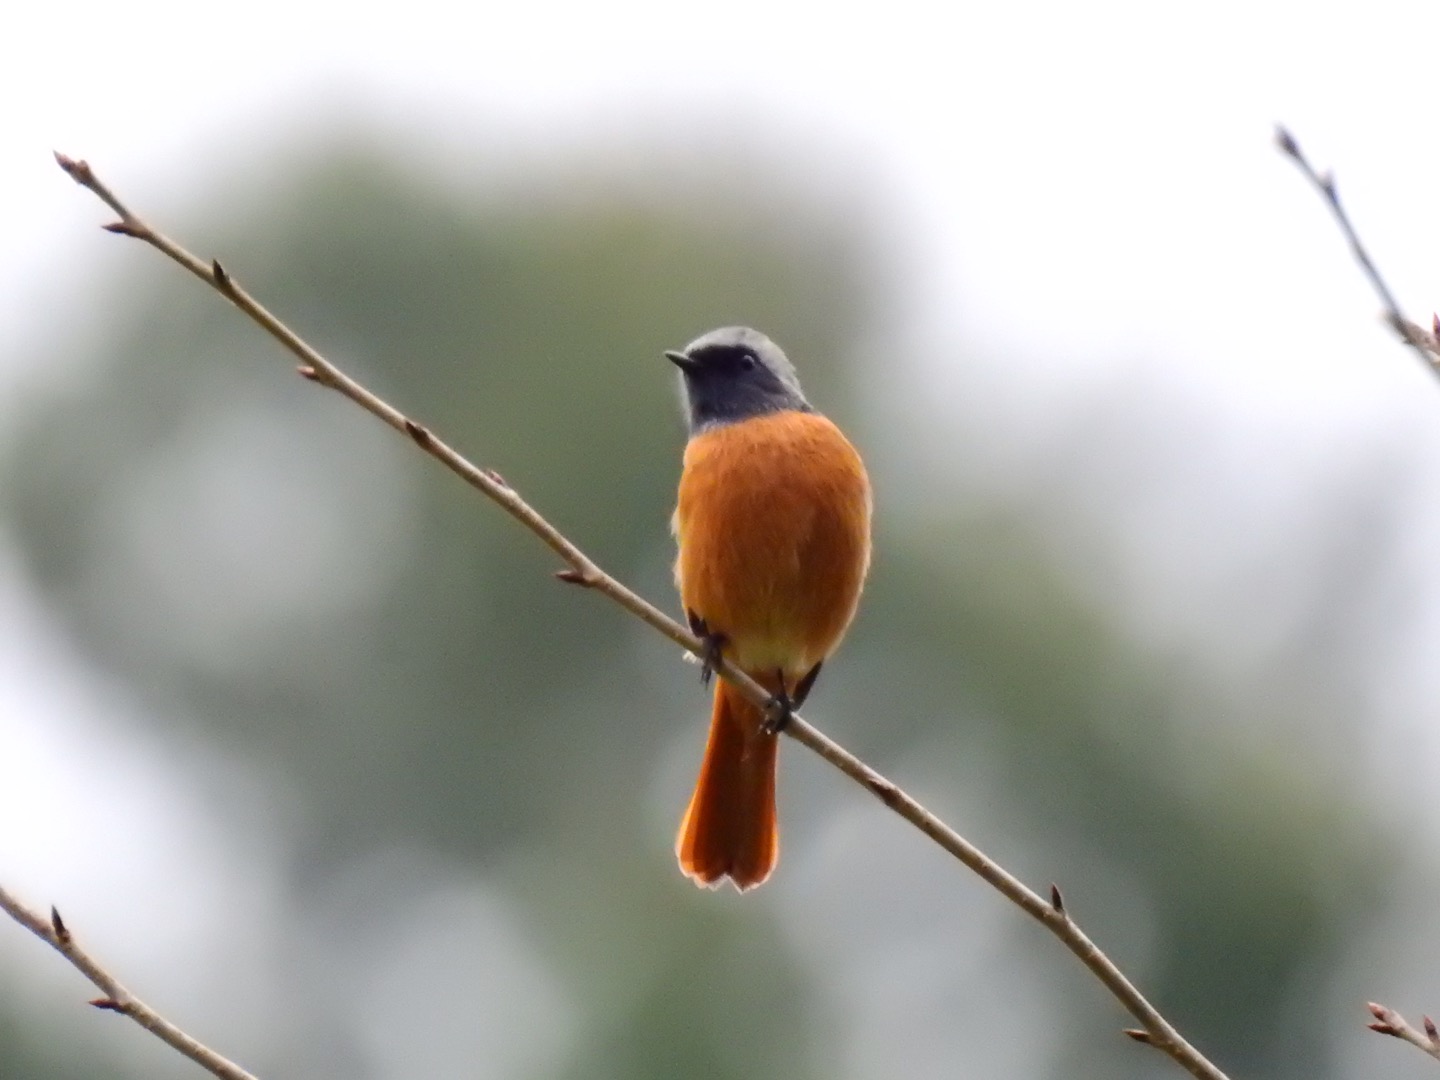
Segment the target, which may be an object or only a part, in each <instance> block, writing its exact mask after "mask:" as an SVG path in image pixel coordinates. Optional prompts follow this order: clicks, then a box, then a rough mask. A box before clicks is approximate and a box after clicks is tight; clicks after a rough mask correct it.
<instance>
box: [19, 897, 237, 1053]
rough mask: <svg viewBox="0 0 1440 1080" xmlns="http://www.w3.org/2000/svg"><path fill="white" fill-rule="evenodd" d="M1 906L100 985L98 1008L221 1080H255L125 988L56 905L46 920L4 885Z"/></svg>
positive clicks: (96, 1004)
mask: <svg viewBox="0 0 1440 1080" xmlns="http://www.w3.org/2000/svg"><path fill="white" fill-rule="evenodd" d="M0 910H3V911H4V912H5V913H6V914H7V915H9V916H10V917H11V918H12V919H14V920H15V921H16V922H18V923H19V924H20V925H21V926H23V927H25V928H26V929H27V930H29V931H30V932H31V933H32V934H34V935H35V936H36V937H38V938H39V939H40V940H41V941H43V942H45V943H46V944H48V945H49V946H50V947H51V948H52V949H54V950H55V951H56V952H58V953H59V954H60V955H61V956H63V957H65V959H66V960H69V961H70V963H72V964H74V965H75V967H76V968H77V969H78V970H79V972H80V974H82V975H84V976H85V977H86V978H87V979H89V980H90V981H91V982H92V983H94V984H95V985H96V986H97V987H98V988H99V990H100V994H101V996H100V997H97V998H94V999H93V1000H91V1002H90V1004H91V1005H94V1006H95V1007H96V1008H97V1009H104V1010H106V1011H108V1012H114V1013H119V1014H120V1015H121V1016H128V1017H129V1018H130V1019H131V1020H134V1021H135V1023H137V1024H139V1025H140V1026H141V1027H143V1028H144V1029H145V1030H146V1031H148V1032H150V1034H152V1035H154V1036H155V1037H156V1038H157V1039H160V1040H161V1041H162V1042H164V1043H166V1044H167V1045H169V1046H172V1047H174V1048H175V1049H176V1050H179V1051H180V1053H182V1054H184V1055H185V1056H186V1057H188V1058H189V1059H190V1060H191V1061H193V1062H195V1063H196V1064H198V1065H200V1066H201V1067H202V1068H204V1069H206V1070H207V1071H209V1072H211V1073H213V1074H214V1075H215V1076H218V1077H219V1078H220V1080H255V1077H254V1076H252V1075H251V1074H250V1073H248V1072H246V1071H245V1070H244V1069H242V1068H241V1067H240V1066H239V1065H236V1064H235V1063H234V1062H233V1061H230V1060H228V1059H226V1058H223V1057H221V1056H220V1055H219V1054H217V1053H216V1052H215V1051H214V1050H211V1049H210V1048H209V1047H208V1046H206V1045H205V1044H204V1043H202V1042H200V1041H198V1040H197V1039H195V1038H194V1037H193V1036H190V1035H187V1034H186V1033H185V1032H183V1031H181V1030H180V1029H179V1028H178V1027H176V1026H175V1025H174V1024H172V1023H170V1021H169V1020H166V1019H165V1018H164V1017H163V1016H161V1015H160V1014H159V1013H157V1012H156V1011H155V1010H154V1009H152V1008H150V1006H149V1005H146V1004H145V1003H144V1002H143V1001H141V1000H140V999H139V998H137V997H136V996H135V995H134V994H132V993H130V991H129V990H126V989H125V987H124V986H122V985H121V984H120V982H119V980H117V979H116V978H115V976H114V975H111V974H110V972H108V971H106V970H105V969H104V968H103V967H101V966H100V964H99V962H98V961H97V960H95V959H94V958H93V957H91V955H90V954H89V953H87V952H86V951H85V950H84V949H82V948H81V947H80V946H79V945H77V944H75V938H74V937H73V936H71V933H70V929H69V927H67V926H66V925H65V922H64V920H63V919H61V918H60V912H58V911H56V910H55V909H54V908H53V907H52V908H51V909H50V918H49V919H48V920H47V919H45V918H43V917H41V916H40V915H37V914H36V913H35V912H33V911H31V910H30V909H29V908H27V907H26V906H25V905H24V904H22V903H20V901H19V900H16V899H15V897H13V896H11V895H10V893H8V892H7V891H6V890H5V889H4V888H0Z"/></svg>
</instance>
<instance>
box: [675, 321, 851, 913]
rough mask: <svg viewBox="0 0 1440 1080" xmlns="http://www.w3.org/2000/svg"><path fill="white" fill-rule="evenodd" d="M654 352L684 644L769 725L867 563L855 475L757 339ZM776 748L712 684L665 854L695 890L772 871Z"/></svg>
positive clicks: (814, 669) (754, 880) (841, 620)
mask: <svg viewBox="0 0 1440 1080" xmlns="http://www.w3.org/2000/svg"><path fill="white" fill-rule="evenodd" d="M665 355H666V357H668V358H669V359H670V360H671V361H672V362H673V363H674V364H675V365H676V366H677V367H679V368H680V371H681V375H682V381H683V383H684V388H685V398H686V403H687V405H688V412H689V424H690V441H689V443H688V444H687V445H686V447H685V464H684V470H683V471H682V472H681V474H680V494H679V500H678V504H677V505H676V508H675V518H674V522H673V526H672V527H673V529H674V532H675V538H676V540H677V542H678V543H679V548H680V551H679V557H678V558H677V560H676V562H675V582H676V584H677V585H678V586H679V589H680V599H681V602H682V603H683V604H684V606H685V613H686V616H687V617H688V619H689V621H690V625H691V628H692V629H693V630H694V631H695V632H696V634H697V635H698V636H700V637H702V638H703V639H704V640H705V641H706V642H707V644H708V645H709V646H710V647H711V648H712V649H714V650H717V651H718V652H719V654H720V655H723V656H724V658H725V659H726V660H727V661H729V662H730V663H733V664H734V665H735V666H736V667H738V668H740V670H742V671H744V672H745V673H747V674H748V675H750V676H751V677H753V678H754V679H755V680H756V681H758V682H759V683H760V684H761V685H762V686H764V687H765V688H766V689H767V690H768V691H769V692H770V693H771V694H772V695H773V697H774V701H775V703H776V704H777V705H778V715H779V716H780V717H781V718H782V720H783V718H784V717H785V716H786V715H788V711H789V709H790V708H792V707H798V706H799V705H800V704H801V703H803V702H804V700H805V696H806V695H807V694H808V693H809V692H810V689H811V687H813V686H814V684H815V677H816V676H817V675H819V674H820V665H821V664H822V663H823V662H824V660H825V658H826V657H827V656H829V655H830V654H831V653H832V652H834V650H835V647H836V646H837V645H839V644H840V639H841V638H842V637H843V636H844V635H845V630H846V628H847V627H848V626H849V625H850V620H851V619H852V618H853V617H854V615H855V605H856V604H857V603H858V602H859V599H860V590H861V587H862V586H863V585H864V582H865V572H866V570H867V569H868V568H869V565H870V482H869V480H868V479H867V477H866V475H865V466H864V465H863V464H862V463H861V461H860V455H859V454H857V453H856V452H855V448H854V447H853V446H851V445H850V443H849V441H848V440H846V438H845V436H844V435H842V434H841V433H840V429H839V428H837V427H836V426H835V425H834V424H832V423H831V422H830V421H829V420H827V419H825V417H823V416H821V415H820V414H819V413H817V412H816V411H815V410H814V409H813V408H812V407H811V406H810V403H809V402H808V401H806V400H805V395H804V394H803V393H801V390H800V382H799V379H798V378H797V377H796V375H795V368H794V366H793V365H792V364H791V363H790V361H789V360H788V359H786V357H785V354H784V353H783V352H781V351H780V348H779V346H777V345H776V344H775V343H774V342H773V341H771V340H770V339H769V338H767V337H766V336H765V335H764V334H762V333H760V332H759V331H756V330H751V329H750V328H748V327H735V326H732V327H725V328H723V329H720V330H712V331H711V332H710V333H708V334H705V335H704V336H703V337H699V338H696V339H695V340H694V341H692V342H691V343H690V344H689V345H687V346H686V347H685V348H684V349H683V350H680V351H678V352H667V353H666V354H665ZM707 672H708V666H707ZM774 715H776V713H774V712H772V716H774ZM776 750H777V739H776V735H775V731H774V725H773V724H767V722H766V713H765V711H764V710H762V709H760V708H759V707H757V706H755V705H753V704H751V703H750V702H749V701H748V700H747V699H746V698H744V697H742V696H741V695H740V693H739V692H738V691H736V690H735V689H734V688H733V687H731V686H730V685H729V684H728V683H726V682H725V680H724V679H719V680H717V681H716V686H715V706H714V712H713V714H712V716H711V720H710V737H709V741H708V743H707V744H706V747H705V760H704V762H703V763H702V764H701V766H700V779H699V781H698V782H697V784H696V786H695V794H694V795H693V796H692V797H691V799H690V807H689V809H687V810H686V811H685V818H684V820H683V821H682V822H681V824H680V835H679V837H678V838H677V840H676V843H675V851H676V855H677V856H678V857H679V859H680V869H681V870H683V871H684V872H685V873H686V874H687V875H688V876H690V877H691V878H693V879H694V880H695V882H696V884H699V885H708V886H713V885H717V884H719V882H721V881H722V880H724V879H725V878H729V879H730V881H731V882H733V883H734V885H735V887H736V888H738V889H741V890H742V891H743V890H745V889H750V888H753V887H754V886H756V885H759V884H760V883H761V882H762V881H764V880H765V879H766V878H767V877H769V876H770V872H771V870H773V869H774V868H775V860H776V858H777V856H778V855H779V830H778V827H777V824H776V817H775V758H776Z"/></svg>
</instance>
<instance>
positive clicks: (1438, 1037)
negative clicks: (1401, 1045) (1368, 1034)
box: [1366, 1001, 1440, 1061]
mask: <svg viewBox="0 0 1440 1080" xmlns="http://www.w3.org/2000/svg"><path fill="white" fill-rule="evenodd" d="M1366 1008H1368V1009H1369V1010H1370V1015H1371V1016H1373V1017H1375V1022H1374V1023H1372V1024H1370V1025H1368V1026H1369V1028H1370V1030H1371V1031H1378V1032H1379V1033H1380V1034H1381V1035H1393V1036H1394V1037H1395V1038H1397V1039H1404V1040H1405V1041H1406V1042H1408V1043H1409V1044H1410V1045H1411V1046H1416V1047H1419V1048H1420V1049H1421V1050H1423V1051H1425V1053H1427V1054H1429V1055H1430V1056H1431V1057H1433V1058H1434V1059H1435V1060H1436V1061H1440V1031H1437V1030H1436V1027H1435V1021H1434V1020H1431V1019H1430V1017H1428V1016H1426V1017H1423V1018H1422V1019H1423V1020H1424V1023H1425V1030H1424V1031H1417V1030H1415V1029H1414V1028H1413V1027H1411V1026H1410V1024H1409V1023H1408V1022H1407V1021H1406V1019H1405V1017H1403V1016H1401V1015H1400V1014H1399V1013H1398V1012H1396V1011H1395V1010H1394V1009H1391V1008H1389V1007H1387V1006H1385V1005H1379V1004H1377V1003H1376V1002H1373V1001H1371V1002H1369V1003H1367V1004H1366Z"/></svg>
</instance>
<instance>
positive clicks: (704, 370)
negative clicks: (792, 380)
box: [665, 345, 810, 431]
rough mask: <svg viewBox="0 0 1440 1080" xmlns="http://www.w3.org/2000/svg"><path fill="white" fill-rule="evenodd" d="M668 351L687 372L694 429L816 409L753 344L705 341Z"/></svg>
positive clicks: (691, 426) (688, 396)
mask: <svg viewBox="0 0 1440 1080" xmlns="http://www.w3.org/2000/svg"><path fill="white" fill-rule="evenodd" d="M665 355H666V356H667V357H668V358H669V359H670V361H671V362H672V363H674V364H675V366H676V367H678V368H679V369H680V370H681V371H682V372H683V373H684V376H685V395H686V397H687V398H688V399H689V402H690V430H691V431H699V430H700V429H701V428H705V427H709V426H710V425H712V424H731V423H734V422H736V421H738V420H748V419H750V418H751V417H755V416H764V415H766V414H767V413H773V412H783V411H785V410H787V409H791V410H796V411H799V412H809V411H810V406H809V405H808V404H807V403H806V401H805V399H804V398H803V397H801V396H800V393H799V391H798V390H796V389H795V388H794V387H793V386H789V385H787V384H786V383H785V382H784V381H783V380H782V379H781V378H780V376H779V375H777V374H775V372H774V371H772V370H771V369H770V368H769V367H768V366H767V365H766V363H765V361H764V360H762V359H761V358H760V356H759V354H758V353H756V351H755V350H754V349H752V348H750V346H748V345H705V346H702V347H701V348H698V349H696V350H695V351H693V352H690V353H682V352H667V353H666V354H665Z"/></svg>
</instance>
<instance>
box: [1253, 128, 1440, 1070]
mask: <svg viewBox="0 0 1440 1080" xmlns="http://www.w3.org/2000/svg"><path fill="white" fill-rule="evenodd" d="M1275 145H1276V146H1278V147H1279V148H1280V152H1281V153H1282V154H1284V155H1285V156H1286V157H1288V158H1290V160H1292V161H1294V162H1295V164H1296V165H1298V166H1299V167H1300V171H1301V172H1303V173H1304V174H1305V177H1306V179H1308V180H1309V181H1310V183H1311V185H1313V186H1314V188H1315V190H1316V191H1318V192H1319V193H1320V195H1321V197H1322V198H1323V199H1324V200H1325V204H1326V205H1327V206H1328V207H1330V212H1331V214H1332V215H1333V216H1334V218H1335V223H1336V224H1337V225H1339V226H1340V231H1341V232H1343V233H1344V234H1345V239H1346V240H1348V241H1349V242H1350V250H1351V252H1353V253H1354V255H1355V261H1356V262H1358V263H1359V264H1360V269H1361V270H1363V271H1364V272H1365V276H1366V277H1367V278H1369V280H1370V284H1371V285H1372V286H1374V288H1375V292H1376V293H1377V294H1378V295H1379V297H1380V302H1381V303H1382V304H1384V305H1385V318H1386V321H1387V322H1389V323H1390V325H1391V326H1392V327H1394V328H1395V331H1396V333H1398V334H1399V335H1400V338H1401V340H1402V341H1404V342H1405V344H1406V345H1409V346H1410V347H1411V348H1412V349H1414V350H1415V352H1416V354H1417V355H1418V356H1419V357H1420V359H1422V360H1424V361H1425V366H1426V367H1428V368H1429V369H1430V371H1431V372H1432V373H1434V374H1436V375H1440V315H1435V316H1434V317H1433V319H1432V323H1431V329H1429V330H1426V329H1425V328H1424V327H1423V326H1420V325H1419V324H1417V323H1413V322H1411V321H1410V320H1409V319H1407V318H1406V317H1405V313H1404V312H1402V311H1401V310H1400V305H1399V303H1398V302H1397V301H1396V299H1395V294H1394V293H1392V292H1391V291H1390V287H1389V286H1388V285H1386V284H1385V279H1384V277H1382V276H1381V274H1380V270H1379V268H1378V267H1377V266H1376V265H1375V263H1374V261H1373V260H1372V259H1371V258H1370V253H1369V252H1368V251H1366V250H1365V245H1364V244H1363V243H1362V242H1361V240H1360V236H1359V234H1358V233H1357V232H1356V231H1355V226H1354V225H1353V224H1351V222H1350V216H1349V215H1348V214H1347V213H1345V208H1344V207H1343V206H1341V204H1340V195H1339V193H1338V192H1337V191H1336V190H1335V177H1334V176H1332V175H1331V174H1330V173H1329V172H1328V171H1326V172H1320V171H1319V170H1317V169H1316V168H1315V166H1314V165H1312V164H1310V159H1309V158H1307V157H1306V156H1305V152H1304V151H1303V150H1301V149H1300V144H1299V143H1298V142H1296V140H1295V136H1294V135H1292V134H1290V132H1289V130H1288V129H1286V128H1285V127H1283V126H1278V125H1277V126H1276V128H1275ZM1366 1007H1367V1008H1368V1009H1369V1010H1370V1013H1371V1015H1372V1016H1374V1017H1375V1021H1374V1023H1372V1024H1370V1025H1369V1027H1370V1030H1371V1031H1378V1032H1379V1033H1380V1034H1381V1035H1393V1036H1394V1037H1395V1038H1397V1039H1404V1040H1405V1041H1406V1042H1408V1043H1410V1044H1411V1045H1413V1046H1418V1047H1419V1048H1420V1049H1421V1050H1423V1051H1425V1053H1427V1054H1429V1055H1430V1056H1431V1057H1433V1058H1435V1059H1436V1060H1437V1061H1440V1031H1437V1030H1436V1027H1435V1021H1433V1020H1431V1019H1430V1017H1428V1016H1427V1017H1425V1018H1424V1020H1425V1030H1424V1031H1423V1032H1420V1031H1417V1030H1416V1029H1415V1028H1413V1027H1411V1026H1410V1025H1409V1024H1408V1023H1406V1021H1405V1018H1404V1017H1403V1016H1401V1015H1400V1014H1399V1013H1397V1012H1395V1010H1393V1009H1390V1008H1387V1007H1386V1006H1384V1005H1378V1004H1376V1003H1375V1002H1373V1001H1372V1002H1368V1003H1367V1005H1366Z"/></svg>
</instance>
